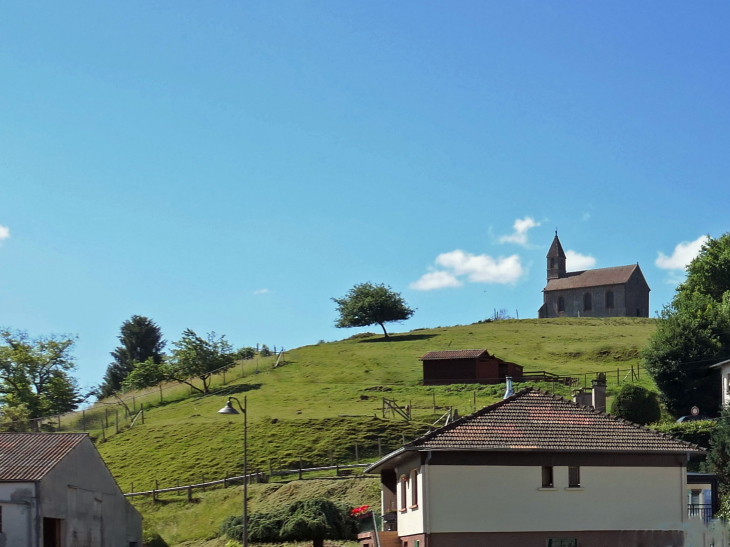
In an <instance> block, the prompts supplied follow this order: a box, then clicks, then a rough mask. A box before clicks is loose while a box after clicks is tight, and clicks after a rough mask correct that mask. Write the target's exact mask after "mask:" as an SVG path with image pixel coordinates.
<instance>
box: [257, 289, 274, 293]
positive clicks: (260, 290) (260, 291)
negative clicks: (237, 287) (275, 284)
mask: <svg viewBox="0 0 730 547" xmlns="http://www.w3.org/2000/svg"><path fill="white" fill-rule="evenodd" d="M270 292H271V291H270V290H269V289H259V290H257V291H254V292H253V293H254V294H267V293H270Z"/></svg>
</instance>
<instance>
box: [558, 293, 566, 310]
mask: <svg viewBox="0 0 730 547" xmlns="http://www.w3.org/2000/svg"><path fill="white" fill-rule="evenodd" d="M558 311H559V312H565V298H563V297H562V296H561V297H560V298H558Z"/></svg>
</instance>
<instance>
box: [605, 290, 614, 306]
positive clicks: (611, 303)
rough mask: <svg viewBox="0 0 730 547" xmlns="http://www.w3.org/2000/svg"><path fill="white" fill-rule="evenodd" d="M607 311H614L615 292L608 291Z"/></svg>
mask: <svg viewBox="0 0 730 547" xmlns="http://www.w3.org/2000/svg"><path fill="white" fill-rule="evenodd" d="M606 309H607V310H612V309H613V291H608V292H607V293H606Z"/></svg>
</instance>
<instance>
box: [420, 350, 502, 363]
mask: <svg viewBox="0 0 730 547" xmlns="http://www.w3.org/2000/svg"><path fill="white" fill-rule="evenodd" d="M482 356H483V357H489V352H488V351H487V350H485V349H451V350H445V351H429V352H428V353H427V354H426V355H424V356H423V357H421V361H433V360H436V359H476V358H477V357H482Z"/></svg>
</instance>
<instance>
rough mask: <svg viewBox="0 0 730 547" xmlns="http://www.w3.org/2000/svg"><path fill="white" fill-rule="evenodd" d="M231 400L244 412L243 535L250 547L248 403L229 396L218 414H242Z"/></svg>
mask: <svg viewBox="0 0 730 547" xmlns="http://www.w3.org/2000/svg"><path fill="white" fill-rule="evenodd" d="M231 400H234V401H236V402H237V403H238V408H240V409H241V412H243V532H241V535H242V536H243V538H242V539H243V542H242V543H243V547H248V446H247V444H246V437H247V429H248V425H247V422H248V413H247V412H246V408H247V404H246V397H244V398H243V406H241V401H239V400H238V399H236V398H235V397H228V402H227V403H226V406H224V407H223V408H221V409H220V410H219V411H218V414H240V413H239V412H238V410H236V409H235V408H233V403H232V402H231Z"/></svg>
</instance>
